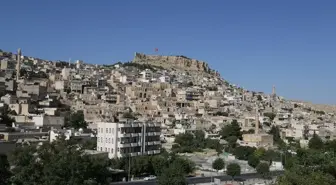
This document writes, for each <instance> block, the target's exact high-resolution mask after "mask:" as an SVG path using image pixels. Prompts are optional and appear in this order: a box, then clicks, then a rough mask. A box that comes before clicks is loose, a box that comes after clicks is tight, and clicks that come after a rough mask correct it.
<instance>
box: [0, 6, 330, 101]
mask: <svg viewBox="0 0 336 185" xmlns="http://www.w3.org/2000/svg"><path fill="white" fill-rule="evenodd" d="M0 21H1V22H0V48H1V49H3V50H6V51H15V50H16V49H17V48H18V47H21V48H22V50H23V54H24V55H28V56H36V57H39V58H43V59H50V60H57V59H60V60H68V59H69V58H72V60H75V59H82V60H84V61H86V62H89V63H97V64H103V63H104V64H111V63H114V62H116V61H128V60H131V59H132V58H133V55H134V52H136V51H137V52H144V53H148V54H151V53H154V48H159V53H160V54H163V55H170V54H174V55H175V54H176V55H177V54H179V55H180V54H182V55H185V56H188V57H191V58H196V59H200V60H205V61H207V62H208V63H209V64H210V66H211V67H212V68H214V69H216V70H218V71H220V73H221V75H222V76H223V77H224V78H225V79H227V80H229V81H230V82H232V83H236V84H239V85H240V86H243V87H245V88H248V89H252V90H256V91H264V92H266V93H270V92H271V89H272V85H273V84H274V85H275V86H276V88H277V92H278V94H279V95H282V96H284V97H286V98H290V99H302V100H309V101H313V102H316V103H329V104H335V103H336V96H335V95H336V84H335V81H334V80H335V79H336V73H335V67H336V36H335V34H336V1H334V0H324V1H316V0H314V1H312V0H281V1H270V0H254V1H251V0H244V1H243V0H241V1H232V0H231V1H229V0H227V1H225V0H207V1H205V0H204V1H201V0H166V1H163V0H155V1H154V0H141V1H140V0H119V1H117V0H99V1H98V0H97V1H92V0H84V1H80V0H56V1H37V0H29V1H28V0H23V1H19V0H10V1H3V2H1V8H0Z"/></svg>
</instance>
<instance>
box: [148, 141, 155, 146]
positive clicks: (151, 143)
mask: <svg viewBox="0 0 336 185" xmlns="http://www.w3.org/2000/svg"><path fill="white" fill-rule="evenodd" d="M146 144H147V145H154V142H153V141H150V142H147V143H146Z"/></svg>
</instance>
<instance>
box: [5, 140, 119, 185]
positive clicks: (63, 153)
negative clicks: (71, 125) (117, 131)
mask: <svg viewBox="0 0 336 185" xmlns="http://www.w3.org/2000/svg"><path fill="white" fill-rule="evenodd" d="M9 164H10V166H11V167H12V169H11V170H9ZM109 167H110V165H109V161H108V160H103V159H99V160H97V159H96V158H94V157H93V156H90V155H86V154H85V153H84V150H83V149H82V147H81V146H79V145H77V144H75V143H73V141H71V140H64V138H62V139H59V140H57V141H55V142H53V143H44V144H43V145H25V146H22V147H18V148H17V149H16V150H15V151H14V152H13V153H12V154H11V155H9V159H8V160H7V158H6V157H4V155H2V156H1V157H0V184H13V185H40V184H41V185H42V184H50V185H60V184H61V185H62V184H63V185H66V184H74V185H82V184H84V185H95V184H97V185H98V184H108V183H109V182H111V181H113V180H116V179H114V178H115V176H114V175H113V174H112V172H111V171H110V170H109ZM12 174H13V175H12Z"/></svg>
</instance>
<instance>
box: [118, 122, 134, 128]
mask: <svg viewBox="0 0 336 185" xmlns="http://www.w3.org/2000/svg"><path fill="white" fill-rule="evenodd" d="M119 127H120V128H126V127H132V124H131V123H120V124H119Z"/></svg>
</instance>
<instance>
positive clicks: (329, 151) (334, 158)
mask: <svg viewBox="0 0 336 185" xmlns="http://www.w3.org/2000/svg"><path fill="white" fill-rule="evenodd" d="M313 138H314V137H313ZM315 138H316V136H315ZM317 140H319V139H317ZM311 143H315V141H314V142H311ZM316 143H320V142H319V141H318V142H316ZM316 143H315V144H316ZM315 144H313V145H311V148H310V149H301V148H300V149H298V150H297V151H296V153H297V154H296V155H292V156H287V157H286V162H285V168H286V171H285V175H283V176H281V177H279V178H278V185H296V184H305V185H313V184H322V185H332V184H336V155H335V154H336V150H334V148H333V147H330V142H327V143H325V144H324V143H323V142H322V144H321V146H319V147H317V146H316V145H315Z"/></svg>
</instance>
